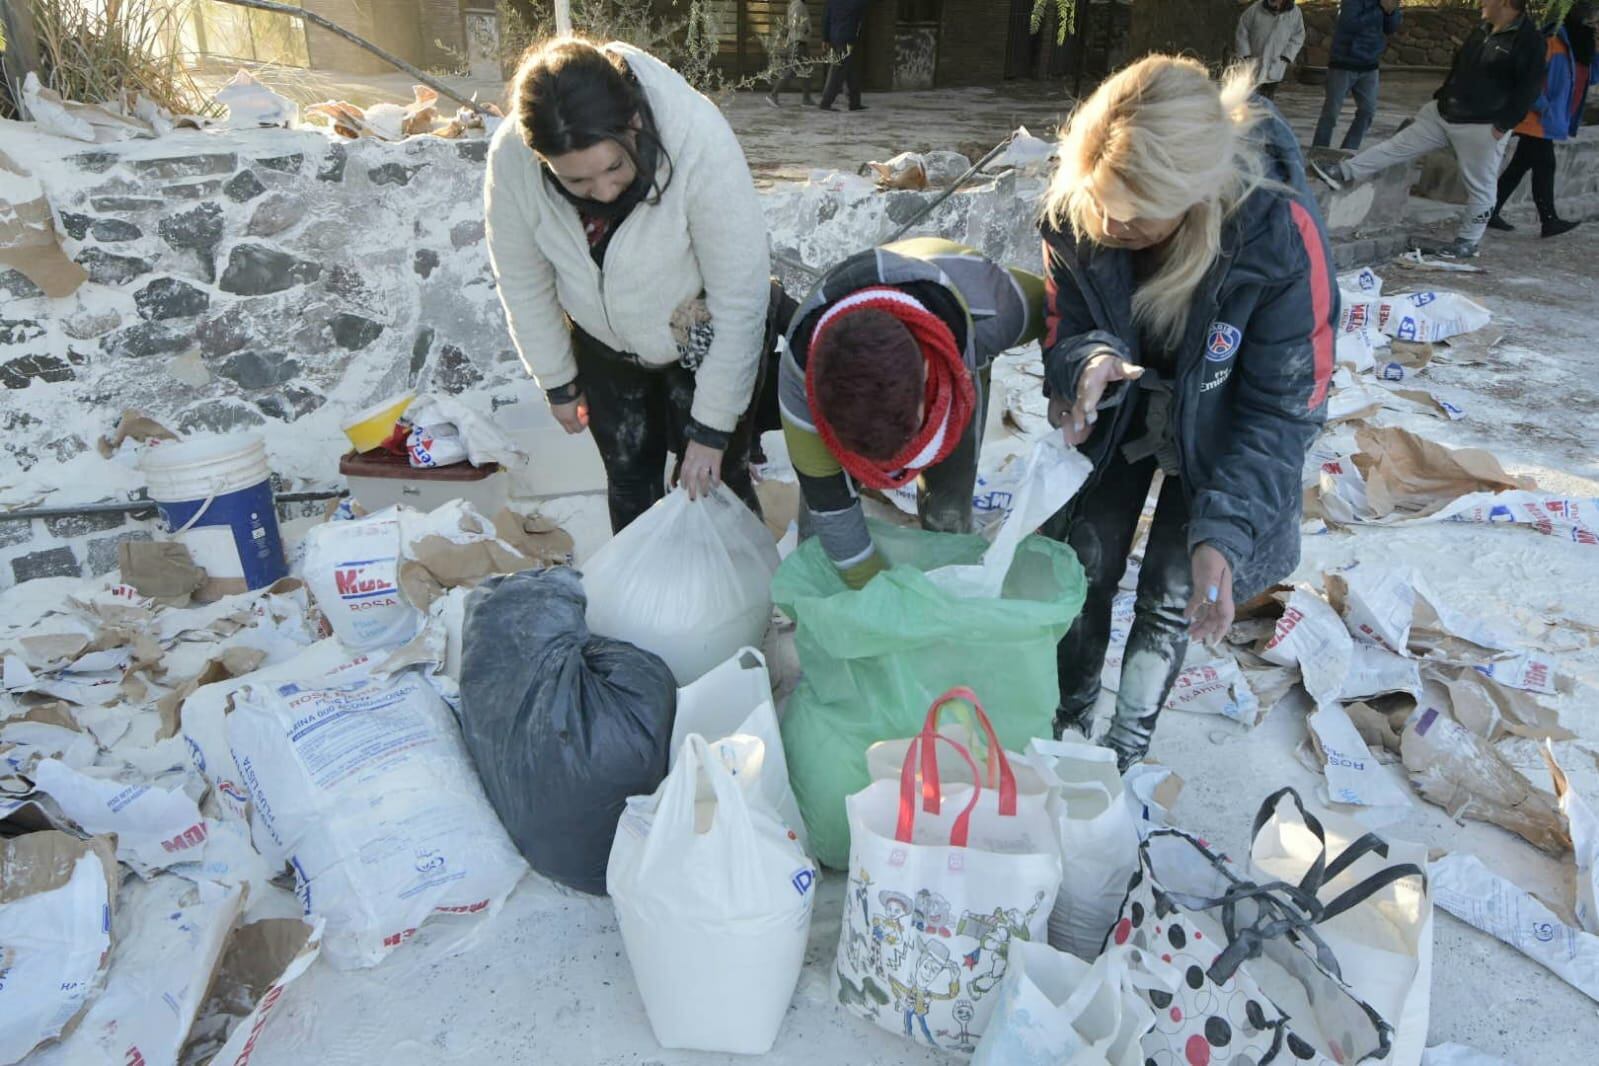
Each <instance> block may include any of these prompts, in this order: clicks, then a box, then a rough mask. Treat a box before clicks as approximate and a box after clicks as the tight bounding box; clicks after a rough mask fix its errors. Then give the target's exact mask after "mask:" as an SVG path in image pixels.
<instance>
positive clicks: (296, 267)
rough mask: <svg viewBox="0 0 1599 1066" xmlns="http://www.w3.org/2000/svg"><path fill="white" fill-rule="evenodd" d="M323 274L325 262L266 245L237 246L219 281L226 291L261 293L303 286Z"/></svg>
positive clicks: (251, 294)
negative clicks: (315, 261) (311, 259)
mask: <svg viewBox="0 0 1599 1066" xmlns="http://www.w3.org/2000/svg"><path fill="white" fill-rule="evenodd" d="M321 276H322V265H321V264H320V263H313V262H311V261H310V260H308V259H300V258H299V257H297V256H293V255H290V254H289V253H287V252H280V251H278V250H277V249H275V248H268V247H267V246H266V245H263V244H240V245H236V246H235V247H234V249H233V251H232V252H231V253H229V255H228V266H227V269H226V270H224V271H223V272H222V280H221V282H220V283H219V284H220V287H221V289H222V291H223V292H231V293H236V294H238V295H240V296H261V295H264V294H266V293H271V292H282V291H283V290H285V289H292V288H293V287H294V286H296V285H304V284H306V283H308V282H312V281H315V280H316V279H317V278H319V277H321Z"/></svg>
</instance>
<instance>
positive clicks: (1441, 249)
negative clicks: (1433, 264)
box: [1432, 237, 1478, 259]
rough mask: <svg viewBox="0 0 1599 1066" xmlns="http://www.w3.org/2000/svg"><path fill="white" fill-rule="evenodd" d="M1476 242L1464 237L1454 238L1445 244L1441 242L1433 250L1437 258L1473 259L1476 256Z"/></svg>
mask: <svg viewBox="0 0 1599 1066" xmlns="http://www.w3.org/2000/svg"><path fill="white" fill-rule="evenodd" d="M1477 250H1478V243H1477V242H1476V241H1468V240H1466V239H1465V238H1464V237H1459V238H1456V239H1455V240H1452V241H1450V242H1449V243H1447V244H1441V245H1439V246H1438V247H1437V249H1435V250H1434V251H1433V253H1432V254H1433V255H1436V256H1437V257H1438V258H1439V259H1475V258H1477Z"/></svg>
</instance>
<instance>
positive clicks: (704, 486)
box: [677, 440, 722, 500]
mask: <svg viewBox="0 0 1599 1066" xmlns="http://www.w3.org/2000/svg"><path fill="white" fill-rule="evenodd" d="M677 483H678V484H679V485H681V486H683V487H684V488H685V489H687V490H688V498H689V499H691V500H697V499H699V498H700V497H702V496H709V495H710V494H711V493H713V492H715V491H716V486H718V485H720V484H721V483H722V450H721V449H720V448H712V447H708V446H707V445H704V444H701V443H699V442H698V441H692V440H691V441H689V442H688V447H687V448H684V449H683V466H682V469H680V470H679V471H678V475H677Z"/></svg>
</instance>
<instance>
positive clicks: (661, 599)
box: [583, 485, 778, 685]
mask: <svg viewBox="0 0 1599 1066" xmlns="http://www.w3.org/2000/svg"><path fill="white" fill-rule="evenodd" d="M777 563H778V557H777V544H776V542H774V541H773V540H772V534H771V531H770V530H768V529H767V528H766V524H765V523H764V522H762V521H761V520H760V519H759V518H757V517H756V516H755V514H754V512H752V511H751V510H750V509H749V508H748V507H746V506H744V503H743V501H741V500H740V499H739V498H738V497H737V496H735V495H734V494H733V491H732V490H731V489H729V488H728V487H727V486H726V485H723V486H721V487H719V488H718V489H717V490H716V491H715V492H714V493H712V494H711V495H709V496H706V497H704V498H703V499H700V500H691V499H689V498H688V493H687V492H685V491H683V490H682V489H678V490H676V491H675V492H672V493H671V494H669V495H668V496H667V497H666V498H665V499H664V500H661V501H660V502H659V503H657V504H656V505H655V506H654V507H651V508H650V509H649V510H648V511H646V512H644V514H642V515H640V516H639V518H638V519H637V520H636V521H635V522H633V524H632V525H630V526H628V527H627V528H626V529H624V530H622V532H620V533H618V534H617V535H616V536H615V537H613V538H612V539H611V540H610V542H609V543H607V544H606V545H605V547H603V548H601V549H600V550H599V551H597V552H595V553H594V558H592V559H590V560H589V562H588V565H587V566H585V567H584V568H583V588H584V590H585V591H586V592H587V593H588V598H589V607H588V624H589V628H590V629H591V630H593V631H594V632H595V633H598V634H600V635H601V636H606V637H612V638H614V639H616V640H625V641H627V642H628V643H630V644H637V645H638V646H639V647H641V648H644V649H646V650H648V651H652V652H654V653H655V654H657V655H659V656H660V657H661V658H662V659H665V660H666V664H667V665H668V666H670V667H671V668H672V673H673V674H674V675H675V676H676V677H677V683H678V684H680V685H688V684H692V683H693V682H694V681H697V680H698V679H699V678H700V677H701V676H702V675H704V674H706V673H707V672H709V671H710V670H711V669H712V668H713V667H716V666H719V665H720V664H722V663H724V662H726V661H727V660H728V659H730V658H731V657H732V656H733V654H734V653H735V652H737V651H738V650H739V649H740V648H746V647H752V646H753V647H759V646H760V644H761V638H762V637H764V636H765V635H766V627H767V625H768V624H770V622H771V618H772V575H773V574H774V573H776V571H777Z"/></svg>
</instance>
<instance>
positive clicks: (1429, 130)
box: [1344, 100, 1510, 244]
mask: <svg viewBox="0 0 1599 1066" xmlns="http://www.w3.org/2000/svg"><path fill="white" fill-rule="evenodd" d="M1509 143H1510V138H1509V136H1508V135H1507V136H1504V137H1499V138H1495V137H1494V128H1493V126H1492V125H1491V124H1489V123H1486V122H1485V123H1481V124H1478V123H1465V122H1445V121H1444V119H1443V116H1442V115H1440V114H1439V113H1438V101H1436V100H1429V101H1428V102H1427V105H1426V106H1425V107H1423V108H1422V109H1421V110H1420V111H1418V112H1417V113H1416V119H1415V121H1414V122H1412V123H1411V124H1410V125H1408V126H1406V127H1405V128H1404V129H1402V130H1400V131H1399V132H1398V133H1396V134H1394V135H1393V136H1392V137H1390V138H1388V139H1387V140H1386V141H1383V142H1382V143H1381V144H1374V145H1372V146H1371V147H1370V148H1367V149H1366V150H1365V151H1363V152H1361V153H1360V154H1359V155H1356V156H1355V157H1354V158H1352V159H1349V160H1347V161H1346V162H1345V163H1344V167H1345V169H1346V171H1347V172H1348V174H1349V176H1350V177H1351V178H1353V179H1354V180H1356V181H1369V180H1370V179H1371V178H1373V177H1375V176H1376V175H1377V174H1378V173H1380V172H1382V171H1384V170H1386V169H1388V168H1389V167H1392V166H1398V165H1400V164H1402V163H1409V162H1410V161H1412V160H1414V159H1419V158H1421V157H1422V156H1424V155H1426V154H1427V153H1428V152H1436V151H1438V150H1439V149H1440V148H1448V149H1450V150H1451V151H1453V152H1454V153H1455V159H1456V160H1457V161H1458V162H1459V164H1460V180H1461V182H1462V183H1463V184H1464V185H1465V186H1466V211H1465V214H1464V215H1462V216H1461V219H1460V227H1459V229H1458V230H1456V233H1455V235H1456V236H1457V237H1459V238H1460V239H1461V240H1463V241H1470V242H1471V243H1473V244H1475V243H1476V242H1478V241H1480V240H1482V235H1483V234H1484V233H1485V232H1487V229H1488V219H1489V218H1490V217H1492V215H1493V212H1494V200H1495V199H1496V197H1497V195H1498V191H1499V166H1500V164H1501V163H1503V162H1504V158H1505V148H1506V146H1507V145H1509Z"/></svg>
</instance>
